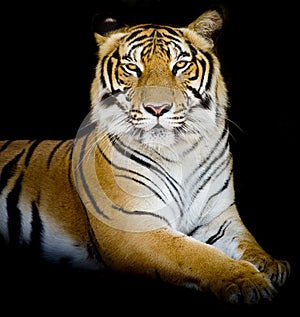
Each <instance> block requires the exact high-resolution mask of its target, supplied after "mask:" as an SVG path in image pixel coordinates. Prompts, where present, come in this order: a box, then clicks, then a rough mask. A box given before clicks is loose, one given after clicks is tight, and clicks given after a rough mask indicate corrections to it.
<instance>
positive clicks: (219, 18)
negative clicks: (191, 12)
mask: <svg viewBox="0 0 300 317" xmlns="http://www.w3.org/2000/svg"><path fill="white" fill-rule="evenodd" d="M223 23H224V17H223V14H222V13H221V11H220V10H217V9H210V10H208V11H206V12H204V13H202V14H201V15H200V16H199V17H198V18H197V19H196V20H195V21H194V22H192V23H190V24H189V25H188V28H189V29H191V30H194V31H195V32H197V33H198V34H199V35H200V36H202V37H204V38H205V39H206V40H207V41H208V42H209V43H210V45H211V47H213V46H214V42H215V37H216V35H217V34H218V33H219V32H220V30H221V29H222V28H223Z"/></svg>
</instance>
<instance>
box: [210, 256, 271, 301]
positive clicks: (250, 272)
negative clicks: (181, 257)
mask: <svg viewBox="0 0 300 317" xmlns="http://www.w3.org/2000/svg"><path fill="white" fill-rule="evenodd" d="M220 283H221V284H220ZM212 291H213V292H214V293H215V295H216V296H217V297H218V298H219V299H221V300H224V301H225V302H228V303H230V304H257V303H259V302H261V301H271V300H272V299H273V298H274V296H275V295H276V294H277V290H276V288H275V287H274V285H273V284H272V282H271V280H270V279H269V278H268V276H267V275H266V274H265V273H262V272H259V271H258V270H257V269H256V268H255V267H254V265H252V264H251V263H249V262H247V261H236V263H235V265H234V266H232V267H230V268H229V269H228V270H225V271H224V274H222V276H219V277H218V281H217V282H216V283H214V285H213V286H212Z"/></svg>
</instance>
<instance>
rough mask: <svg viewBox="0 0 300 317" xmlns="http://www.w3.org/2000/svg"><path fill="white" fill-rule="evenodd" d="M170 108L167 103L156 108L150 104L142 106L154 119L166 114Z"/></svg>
mask: <svg viewBox="0 0 300 317" xmlns="http://www.w3.org/2000/svg"><path fill="white" fill-rule="evenodd" d="M171 107H172V106H171V105H169V104H167V103H165V104H163V105H158V106H155V105H151V104H147V105H144V108H145V110H146V111H147V112H149V113H151V114H152V115H153V116H156V117H160V116H162V115H163V114H164V113H166V112H168V111H169V110H170V109H171Z"/></svg>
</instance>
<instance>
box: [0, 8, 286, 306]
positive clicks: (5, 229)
mask: <svg viewBox="0 0 300 317" xmlns="http://www.w3.org/2000/svg"><path fill="white" fill-rule="evenodd" d="M105 26H106V32H103V33H101V32H96V31H95V32H94V39H95V44H96V49H97V62H96V65H95V75H94V78H93V80H92V81H91V88H90V112H89V113H88V114H87V116H86V118H84V120H83V121H82V124H81V125H80V127H79V129H78V132H77V134H76V136H74V138H72V139H53V140H51V139H44V140H39V139H37V140H35V139H7V140H3V141H1V143H0V155H1V156H0V172H1V174H0V193H1V196H0V232H1V235H2V237H3V239H4V240H5V241H6V244H7V247H8V248H11V249H12V250H15V251H16V252H18V250H20V249H22V248H24V249H26V250H27V251H28V252H30V253H31V254H33V255H34V256H36V258H38V259H42V260H43V261H45V262H47V263H51V264H52V265H58V266H60V265H62V266H65V267H67V268H70V269H72V268H80V269H84V270H89V271H90V270H95V271H99V270H104V271H105V270H107V269H109V270H111V271H113V272H116V273H120V274H121V275H122V274H124V275H133V276H139V277H141V278H144V279H145V280H146V279H150V280H160V281H163V282H164V283H167V284H169V285H176V286H180V287H183V288H188V289H190V288H192V289H195V291H199V292H203V293H209V294H212V296H214V297H215V298H216V299H217V300H220V301H221V302H222V301H224V302H225V303H230V304H240V303H242V304H246V305H248V304H258V303H260V302H262V301H272V300H273V299H274V297H275V295H276V294H277V293H278V289H279V288H280V287H282V286H283V285H284V284H285V283H286V281H287V280H288V277H289V275H290V271H291V267H290V264H289V261H287V260H279V259H275V258H274V257H272V256H271V255H270V254H269V253H267V252H266V251H265V250H264V249H263V248H262V247H261V245H260V244H259V243H258V242H257V240H256V239H255V237H254V236H253V235H252V233H250V231H249V230H248V229H247V227H246V226H245V224H244V223H243V221H242V219H241V217H240V215H239V211H238V209H237V204H236V199H235V191H234V173H233V156H232V153H231V150H230V142H229V133H230V132H229V125H228V122H229V119H228V109H229V107H230V100H229V94H228V89H227V86H226V83H225V79H224V78H225V77H224V76H223V75H222V71H221V63H220V59H219V58H218V56H217V55H218V54H217V53H216V38H217V35H218V34H219V33H220V31H221V30H222V29H223V26H224V16H223V14H222V12H221V11H220V10H218V9H207V10H205V11H204V12H202V13H201V14H200V15H199V17H198V18H196V19H195V20H194V21H192V22H191V23H189V24H188V25H184V26H175V25H169V24H167V23H166V24H164V23H161V24H159V23H158V24H156V23H140V24H139V23H137V24H134V25H129V24H128V25H122V26H119V25H118V24H117V23H116V21H115V20H114V19H107V20H106V21H105Z"/></svg>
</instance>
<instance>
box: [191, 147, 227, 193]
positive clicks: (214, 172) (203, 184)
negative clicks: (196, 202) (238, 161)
mask: <svg viewBox="0 0 300 317" xmlns="http://www.w3.org/2000/svg"><path fill="white" fill-rule="evenodd" d="M224 149H225V150H226V148H224ZM218 159H219V158H218ZM230 159H231V156H230V154H229V156H227V158H226V159H224V160H223V161H222V162H221V163H220V164H219V165H217V166H216V168H215V169H214V171H213V172H212V173H211V175H209V177H207V178H206V180H205V181H204V182H203V183H202V184H201V186H199V187H198V189H197V191H196V193H195V195H194V197H196V195H197V194H199V192H200V191H201V190H202V189H203V188H204V186H205V185H206V184H207V183H208V182H209V181H210V180H211V179H212V178H213V176H214V175H215V174H216V173H217V171H218V170H219V169H220V168H221V167H222V166H223V165H224V168H223V169H222V171H224V169H225V168H226V167H227V166H228V164H229V162H230ZM206 172H207V170H206V171H205V174H206ZM202 176H204V175H201V178H202ZM200 180H201V179H200V178H199V182H200Z"/></svg>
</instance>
